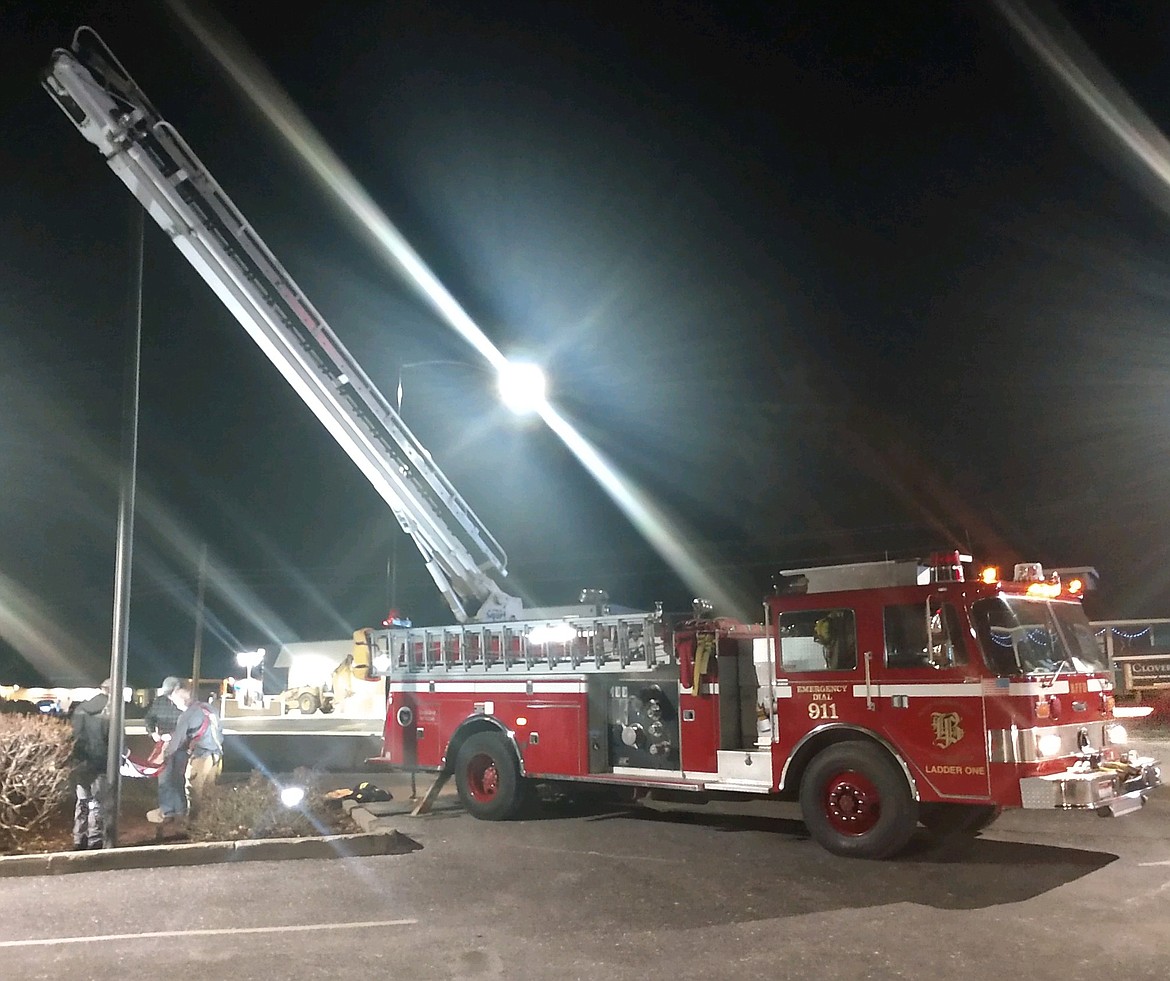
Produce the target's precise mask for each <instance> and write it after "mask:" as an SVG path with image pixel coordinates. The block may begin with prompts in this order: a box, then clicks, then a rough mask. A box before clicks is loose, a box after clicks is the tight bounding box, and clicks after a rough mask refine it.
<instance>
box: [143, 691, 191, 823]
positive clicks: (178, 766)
mask: <svg viewBox="0 0 1170 981" xmlns="http://www.w3.org/2000/svg"><path fill="white" fill-rule="evenodd" d="M171 682H174V683H175V684H174V687H171ZM163 688H164V689H165V688H170V691H167V692H166V694H165V697H166V699H167V700H168V701H169V702H170V704H171V706H172V707H173V711H174V719H173V721H172V722H171V723H170V726H171V730H172V731H171V732H168V733H160V734H159V737H158V738H159V739H160V740H161V741H164V742H165V743H166V748H165V749H164V751H163V767H162V769H161V770H159V773H158V807H156V808H154V809H153V810H150V811H147V812H146V820H148V821H150V822H151V823H152V824H162V823H163V822H164V821H181V820H185V819H186V817H187V758H188V754H187V747H186V745H185V742H186V741H185V740H183V739H176V738H175V736H176V735H177V734H176V733H175V732H174V727H175V723H177V722H178V720H179V717H180V716H181V715H182V714H183V712H184V711H185V710H186V708H187V706H188V705H190V704H191V689H190V688H188V687H187V686H186V685H185V684H184V683H183V682H181V681H179V679H178V678H173V679H172V678H168V679H167V680H166V682H165V683H164V685H163ZM163 697H164V696H163V693H162V690H160V692H159V698H157V699H155V702H156V703H157V702H160V701H161V699H162V698H163ZM154 707H155V706H154V705H153V704H152V705H151V709H154ZM159 709H160V711H159V712H158V713H157V714H159V715H166V714H170V713H169V712H167V711H166V710H165V709H164V707H163V706H161V705H160V706H159ZM152 735H153V733H152Z"/></svg>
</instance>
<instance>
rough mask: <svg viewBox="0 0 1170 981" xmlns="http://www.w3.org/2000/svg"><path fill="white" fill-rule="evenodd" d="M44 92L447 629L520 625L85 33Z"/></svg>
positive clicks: (383, 419) (492, 557)
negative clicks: (256, 362)
mask: <svg viewBox="0 0 1170 981" xmlns="http://www.w3.org/2000/svg"><path fill="white" fill-rule="evenodd" d="M43 83H44V86H45V88H46V89H47V90H48V92H49V94H50V95H51V96H52V97H53V99H54V100H55V101H56V103H57V105H59V106H60V107H61V109H62V110H64V112H65V114H66V115H67V116H68V117H69V118H70V119H71V120H72V121H73V123H74V125H75V126H76V127H77V129H78V130H79V131H80V132H81V135H82V136H84V137H85V138H86V139H87V140H89V142H90V143H92V144H93V145H94V146H96V147H97V148H98V150H100V151H101V153H102V156H104V157H105V159H106V163H107V164H109V166H110V169H111V170H113V172H114V173H115V174H117V175H118V177H119V178H120V179H121V180H122V182H123V183H124V184H125V185H126V186H127V187H128V188H129V189H130V191H131V193H132V194H133V195H134V196H135V197H136V198H137V199H138V201H139V203H140V204H141V205H142V207H143V208H145V209H146V212H147V214H149V215H150V217H151V218H153V219H154V220H155V222H157V223H158V225H159V227H160V228H162V230H163V231H164V232H166V233H167V235H169V236H170V238H171V241H173V242H174V243H175V246H176V247H177V248H178V249H179V251H180V252H182V253H183V255H184V256H185V257H186V258H187V261H188V262H190V263H191V265H192V266H194V267H195V269H196V271H197V272H198V273H199V275H200V276H202V277H203V279H204V280H205V281H206V283H207V284H208V285H209V286H210V287H211V288H212V290H214V291H215V294H216V295H217V296H218V297H219V298H220V300H221V301H222V302H223V304H224V305H225V306H226V307H227V308H228V310H230V311H231V313H232V314H233V315H234V316H235V318H236V319H237V320H238V321H239V322H240V324H241V325H242V326H243V327H244V329H245V330H246V331H247V332H248V334H249V335H250V336H251V337H252V340H254V341H255V342H256V343H257V344H258V345H259V347H260V349H261V350H262V351H263V352H264V354H265V355H266V356H267V357H268V359H269V360H270V361H271V362H272V363H273V364H274V365H275V366H276V368H277V369H278V370H279V371H280V373H281V374H282V375H283V376H284V379H285V381H287V382H288V383H289V384H290V385H291V386H292V387H293V389H294V390H295V391H296V393H297V394H298V395H299V396H300V397H301V399H302V400H303V401H304V402H305V404H306V405H307V406H308V407H309V408H310V409H312V410H313V413H314V415H316V416H317V418H318V419H319V420H320V421H321V423H322V425H324V426H325V428H326V429H327V430H328V431H329V433H330V435H332V436H333V438H334V439H335V440H336V441H337V442H338V444H339V445H340V446H341V447H342V449H344V450H345V452H346V453H347V454H348V455H349V457H350V459H352V460H353V462H354V463H355V464H357V466H358V468H359V469H360V470H361V472H362V473H363V474H365V476H366V478H367V479H368V480H369V481H370V483H371V484H373V486H374V488H375V489H376V490H377V491H378V493H379V494H380V495H381V497H382V498H383V500H385V501H386V503H387V504H388V505H390V508H391V510H392V511H393V512H394V516H395V517H396V518H397V519H398V523H399V524H400V525H401V526H402V529H403V531H405V532H406V533H407V534H408V535H410V537H411V538H412V539H413V541H414V543H415V545H416V546H417V547H418V550H419V551H420V552H421V553H422V556H423V561H424V562H425V564H426V568H427V571H428V572H429V573H430V575H431V578H432V579H434V581H435V584H436V585H437V586H438V588H439V591H440V592H441V593H442V594H443V597H444V598H445V599H446V601H447V603H448V605H449V606H450V607H451V610H452V612H453V613H454V614H455V618H456V619H457V620H458V621H459V622H460V623H467V622H469V621H479V622H483V621H500V620H513V619H517V618H519V617H520V616H521V615H522V614H521V611H522V603H521V600H520V599H519V598H518V597H516V596H512V595H510V594H509V593H507V592H505V591H504V590H503V589H502V588H501V586H500V585H499V583H498V582H497V579H500V578H503V577H505V576H506V575H507V555H506V554H505V552H504V550H503V548H501V546H500V544H499V543H498V542H497V541H496V540H495V538H494V537H493V536H492V535H491V533H490V532H489V531H488V530H487V528H485V527H484V525H483V523H482V522H481V521H480V520H479V518H478V517H476V515H475V513H474V512H473V511H472V510H471V508H470V507H468V505H467V503H466V502H465V501H464V500H463V498H462V497H461V496H460V495H459V493H458V492H457V491H456V490H455V488H454V487H453V486H452V485H451V483H450V482H449V481H448V479H447V477H446V476H445V475H444V473H443V472H442V470H440V468H439V467H438V465H437V464H436V463H435V461H434V460H433V459H432V458H431V455H430V453H429V452H428V451H427V450H426V449H425V448H424V447H423V446H422V444H421V443H419V441H418V440H417V439H416V438H415V436H414V434H413V433H412V432H411V431H410V429H408V428H407V426H406V424H405V423H404V422H403V421H402V418H401V417H400V416H399V415H398V413H397V412H396V411H395V410H394V408H393V407H392V406H391V405H390V403H389V402H388V401H387V399H386V398H385V397H384V396H383V395H382V393H381V392H380V391H379V390H378V388H377V387H376V386H375V385H374V383H373V382H372V381H371V380H370V379H369V377H368V376H367V375H366V373H365V372H364V371H363V370H362V368H361V366H360V365H359V364H358V363H357V362H356V361H355V360H354V359H353V357H352V356H351V355H350V354H349V352H348V351H347V350H346V349H345V347H344V346H343V345H342V343H341V341H339V340H338V338H337V336H336V335H335V334H334V333H333V331H332V329H331V328H330V327H329V325H328V324H327V323H326V322H325V318H324V317H322V316H321V314H320V313H319V312H318V311H317V310H316V309H315V308H314V306H313V305H312V303H310V302H309V300H308V298H307V297H306V296H305V295H304V294H303V293H302V292H301V290H300V288H299V287H298V286H297V284H296V283H295V282H293V279H292V277H291V276H290V275H289V274H288V272H287V271H286V270H285V269H284V268H283V267H282V266H281V264H280V263H279V262H278V261H277V260H276V258H275V257H274V256H273V254H272V253H271V251H269V249H268V247H267V246H266V245H265V244H264V242H263V241H262V240H261V239H260V237H259V235H257V234H256V232H255V231H254V230H253V228H252V226H251V225H250V224H249V223H248V222H247V221H246V220H245V218H244V217H243V215H242V214H241V213H240V212H239V210H238V209H237V208H236V206H235V205H234V204H232V202H231V200H230V199H229V198H228V196H227V195H226V194H225V193H224V191H223V189H222V188H221V187H220V186H219V184H218V183H217V182H216V181H215V179H214V178H213V177H212V176H211V174H210V173H208V171H207V169H206V168H205V167H204V166H203V164H202V163H201V162H200V161H199V158H198V157H197V156H196V155H195V153H194V152H193V151H192V150H191V148H190V147H189V146H188V145H187V143H186V141H185V140H184V139H183V138H182V137H181V136H180V135H179V133H178V132H177V131H176V130H175V128H174V127H173V126H171V124H170V123H168V122H166V121H165V120H164V119H163V118H162V117H161V116H160V115H159V113H158V112H157V111H156V110H155V108H154V106H153V105H151V103H150V100H148V99H147V98H146V96H145V95H144V94H143V92H142V90H141V89H140V88H139V87H138V85H137V84H136V83H135V82H134V80H133V78H131V76H130V74H129V73H128V72H127V71H126V70H125V69H124V68H123V67H122V64H121V63H120V62H119V61H118V59H117V58H115V57H114V55H113V54H112V53H111V52H110V50H109V49H108V48H107V47H106V45H105V43H104V42H103V41H102V40H101V38H100V37H98V35H97V33H96V32H95V31H93V30H92V29H90V28H88V27H82V28H79V29H78V30H77V32H76V33H75V34H74V37H73V42H72V44H71V45H70V47H69V48H58V49H57V50H56V51H54V52H53V55H52V59H51V62H50V65H49V67H48V69H47V70H46V72H45V75H44V79H43Z"/></svg>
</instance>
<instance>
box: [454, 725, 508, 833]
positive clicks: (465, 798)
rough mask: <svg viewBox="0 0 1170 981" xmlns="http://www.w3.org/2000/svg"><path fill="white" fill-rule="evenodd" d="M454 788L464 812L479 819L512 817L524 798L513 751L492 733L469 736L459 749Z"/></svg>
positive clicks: (495, 819)
mask: <svg viewBox="0 0 1170 981" xmlns="http://www.w3.org/2000/svg"><path fill="white" fill-rule="evenodd" d="M455 787H456V789H457V790H458V791H459V800H460V802H461V803H462V804H463V806H464V807H465V808H466V809H467V813H468V814H470V815H471V816H472V817H476V818H479V819H480V820H481V821H506V820H508V819H509V818H511V817H515V816H516V813H517V812H518V811H519V810H520V807H521V805H522V804H523V803H524V798H525V795H524V779H523V777H521V776H520V761H519V760H518V759H517V758H516V751H515V750H513V749H512V747H511V746H509V745H508V742H507V740H505V739H504V737H503V736H501V735H499V734H498V733H494V732H477V733H475V734H474V735H471V736H468V737H467V741H466V742H465V743H464V744H463V745H462V746H461V747H460V748H459V752H458V754H457V755H456V757H455Z"/></svg>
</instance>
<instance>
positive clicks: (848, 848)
mask: <svg viewBox="0 0 1170 981" xmlns="http://www.w3.org/2000/svg"><path fill="white" fill-rule="evenodd" d="M800 810H801V814H802V815H803V816H804V823H805V825H807V827H808V831H809V834H810V835H812V837H813V839H814V840H815V841H816V842H817V843H818V844H819V845H820V846H821V847H822V848H824V849H826V850H827V851H830V852H832V853H833V854H834V855H844V856H846V857H851V858H888V857H889V856H890V855H893V854H894V853H895V852H898V851H901V850H902V849H903V848H904V847H905V846H906V844H907V842H909V841H910V837H911V835H913V834H914V829H915V827H916V826H917V823H918V808H917V805H916V804H915V802H914V798H913V797H912V796H911V794H910V786H909V784H908V783H907V781H906V778H905V776H904V775H903V774H902V773H901V771H900V770H899V769H898V767H897V765H896V764H895V763H894V761H893V759H891V758H890V756H889V754H887V753H886V752H885V751H883V750H881V749H879V748H878V747H877V746H873V745H870V744H868V743H837V744H836V745H833V746H830V747H829V748H828V749H826V750H823V751H822V752H821V753H819V754H818V755H817V756H815V757H814V758H813V761H812V762H811V763H810V764H809V766H808V769H807V770H805V772H804V779H802V780H801V782H800Z"/></svg>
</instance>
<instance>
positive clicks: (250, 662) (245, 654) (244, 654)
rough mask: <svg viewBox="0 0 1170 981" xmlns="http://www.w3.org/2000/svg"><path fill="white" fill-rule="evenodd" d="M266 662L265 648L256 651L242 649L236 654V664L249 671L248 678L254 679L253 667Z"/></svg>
mask: <svg viewBox="0 0 1170 981" xmlns="http://www.w3.org/2000/svg"><path fill="white" fill-rule="evenodd" d="M263 662H264V648H263V647H261V648H260V649H259V650H256V651H240V653H239V654H237V655H236V664H238V665H239V666H240V667H241V668H244V669H245V670H246V671H247V672H248V680H249V681H251V680H252V669H253V668H254V667H256V666H257V665H258V664H262V663H263Z"/></svg>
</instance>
